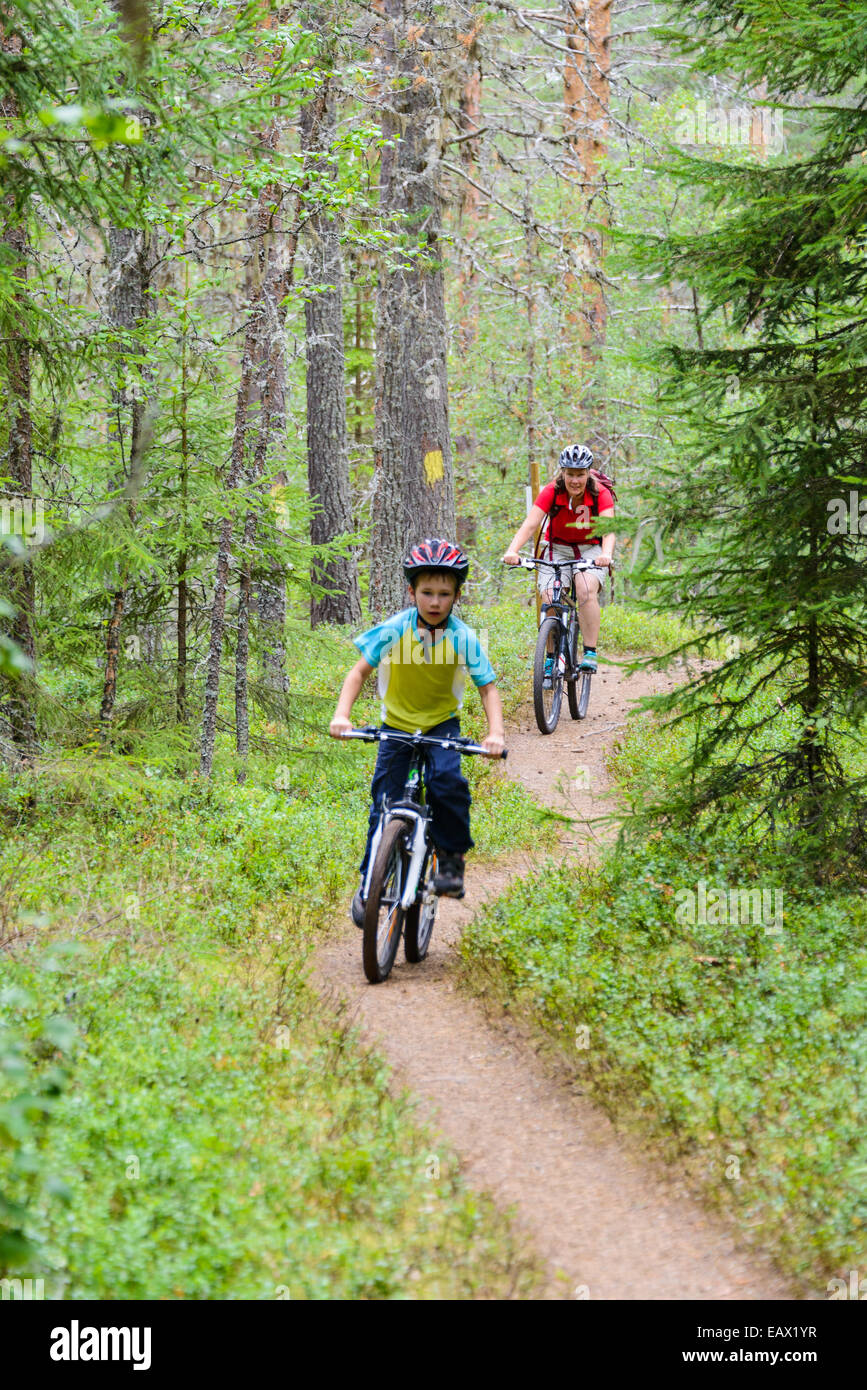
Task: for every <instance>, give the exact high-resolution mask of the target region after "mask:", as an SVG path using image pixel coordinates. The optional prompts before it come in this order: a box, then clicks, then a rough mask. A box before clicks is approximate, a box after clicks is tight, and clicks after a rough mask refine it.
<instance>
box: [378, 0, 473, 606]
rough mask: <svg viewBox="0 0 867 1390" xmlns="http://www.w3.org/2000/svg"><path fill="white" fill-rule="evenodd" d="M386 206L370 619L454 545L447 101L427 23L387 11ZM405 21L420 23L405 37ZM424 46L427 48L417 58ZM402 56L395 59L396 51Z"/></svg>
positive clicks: (406, 9)
mask: <svg viewBox="0 0 867 1390" xmlns="http://www.w3.org/2000/svg"><path fill="white" fill-rule="evenodd" d="M385 14H386V25H385V40H384V52H383V59H384V62H383V66H384V75H385V80H384V83H383V98H382V100H383V111H382V129H383V135H384V137H385V139H386V140H387V141H388V143H387V144H386V145H385V146H384V147H383V150H382V160H381V166H380V206H381V209H382V211H383V213H385V214H386V215H388V214H398V215H399V216H400V217H401V218H402V219H403V227H404V238H405V241H404V245H405V248H406V249H405V250H404V249H403V248H402V247H400V246H398V247H396V248H394V249H393V251H392V252H391V253H390V255H391V258H392V259H391V262H390V264H387V265H385V266H384V267H383V269H382V271H381V274H380V281H379V288H378V292H377V334H376V356H377V365H376V376H377V387H376V405H375V431H374V436H375V437H374V469H375V476H374V494H373V546H372V556H371V572H370V608H371V611H372V613H374V614H376V615H381V614H382V613H384V612H386V611H388V610H392V609H394V608H398V607H400V606H401V605H402V603H403V599H404V593H405V581H404V578H403V572H402V560H403V557H404V556H405V555H406V553H407V550H408V549H409V548H410V546H411V545H412V544H413V542H415V541H417V540H420V539H421V538H423V537H424V536H446V537H453V535H454V531H455V507H454V492H453V482H452V458H451V440H450V435H449V418H448V384H447V372H446V348H447V337H446V318H445V300H444V292H443V272H442V262H441V254H442V253H441V245H440V219H441V197H440V169H441V155H442V150H441V123H442V93H441V89H440V85H439V83H438V81H437V74H436V61H435V60H436V54H435V51H434V47H433V45H434V43H435V41H436V31H435V29H434V26H433V24H432V23H428V18H429V15H428V12H427V11H425V12H424V13H422V12H421V11H419V12H418V14H416V12H415V11H413V10H412V9H411V7H410V6H408V5H406V4H405V3H404V0H385ZM410 19H418V20H419V22H418V23H415V24H413V26H412V27H409V25H408V21H409V20H410ZM422 39H424V42H425V45H426V48H425V49H422V47H421V42H422ZM398 45H399V47H398Z"/></svg>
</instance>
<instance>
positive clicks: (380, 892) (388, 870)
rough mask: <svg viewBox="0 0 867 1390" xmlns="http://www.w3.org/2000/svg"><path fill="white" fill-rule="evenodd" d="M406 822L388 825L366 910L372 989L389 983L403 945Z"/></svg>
mask: <svg viewBox="0 0 867 1390" xmlns="http://www.w3.org/2000/svg"><path fill="white" fill-rule="evenodd" d="M407 834H408V826H407V824H406V822H405V821H402V820H400V819H398V817H396V816H395V817H393V818H392V819H391V820H389V821H387V822H386V825H385V828H384V829H383V832H382V839H381V840H380V842H379V849H378V850H377V852H376V859H375V860H374V861H373V869H372V871H371V875H370V889H369V890H368V894H367V903H366V904H365V908H364V942H363V945H362V960H363V963H364V973H365V975H366V976H367V978H368V980H369V981H370V983H371V984H372V985H378V984H381V983H382V981H383V980H387V979H388V976H389V974H390V973H391V967H392V966H393V965H394V958H395V956H396V955H397V948H398V946H399V945H400V931H401V927H402V926H403V916H404V913H403V908H402V907H401V905H400V899H401V895H402V893H403V884H404V877H405V874H406V837H407Z"/></svg>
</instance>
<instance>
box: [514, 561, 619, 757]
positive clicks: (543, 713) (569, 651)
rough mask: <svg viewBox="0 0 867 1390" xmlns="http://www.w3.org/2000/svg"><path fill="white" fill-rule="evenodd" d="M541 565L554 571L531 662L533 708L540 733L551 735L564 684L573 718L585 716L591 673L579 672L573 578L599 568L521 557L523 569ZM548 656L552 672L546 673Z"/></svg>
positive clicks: (577, 631) (577, 630)
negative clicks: (564, 684)
mask: <svg viewBox="0 0 867 1390" xmlns="http://www.w3.org/2000/svg"><path fill="white" fill-rule="evenodd" d="M542 565H544V566H547V567H548V568H549V569H551V570H553V572H554V577H553V580H552V581H551V602H550V603H549V604H548V605H547V607H546V609H545V614H544V617H543V618H542V621H541V623H540V624H539V636H538V637H537V639H536V653H535V656H534V659H533V709H534V711H535V715H536V723H537V724H538V726H539V729H540V731H541V732H542V733H543V734H553V732H554V730H555V729H556V727H557V725H558V723H559V721H560V707H561V705H562V702H563V683H564V681H565V683H566V697H567V700H568V703H569V713H570V714H571V716H572V718H573V719H584V717H585V716H586V714H587V706H588V704H589V703H590V681H591V678H592V672H591V671H582V670H580V669H579V668H580V665H581V662H580V659H579V656H578V638H579V637H580V635H581V629H580V627H579V625H578V606H577V604H576V601H575V575H576V574H581V573H583V572H584V571H585V570H594V571H595V572H596V573H598V572H599V566H598V565H595V564H594V563H593V562H592V560H545V559H542V558H533V559H531V558H530V556H528V555H522V556H521V560H520V568H522V569H525V570H534V569H538V568H539V567H540V566H542ZM515 568H518V566H515ZM564 570H566V571H569V579H568V582H564V580H563V578H562V577H561V571H564ZM549 657H550V658H551V664H552V669H551V670H550V671H546V669H545V668H546V664H547V661H548V658H549Z"/></svg>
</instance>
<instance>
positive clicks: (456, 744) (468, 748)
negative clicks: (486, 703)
mask: <svg viewBox="0 0 867 1390" xmlns="http://www.w3.org/2000/svg"><path fill="white" fill-rule="evenodd" d="M340 737H341V738H360V739H363V740H364V742H365V743H382V742H384V741H385V740H387V739H395V740H396V741H397V742H398V743H411V744H414V745H416V746H418V747H422V748H424V747H428V748H456V749H457V751H458V752H459V753H461V754H464V753H467V754H469V753H481V754H482V756H483V757H485V758H490V757H497V758H505V757H506V754H507V752H508V749H506V748H504V749H503V751H502V753H495V754H491V753H489V752H488V750H487V748H483V747H482V745H481V744H480V743H475V742H474V741H473V739H471V738H464V737H463V736H462V735H456V736H455V737H452V738H431V737H430V736H429V735H428V734H421V733H415V734H408V733H405V732H404V731H403V730H402V729H378V728H377V727H376V726H375V725H374V724H370V725H368V726H367V728H365V729H347V730H346V732H345V733H343V734H341V735H340Z"/></svg>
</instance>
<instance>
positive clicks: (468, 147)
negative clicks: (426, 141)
mask: <svg viewBox="0 0 867 1390" xmlns="http://www.w3.org/2000/svg"><path fill="white" fill-rule="evenodd" d="M476 34H477V30H476V29H475V27H474V28H473V30H472V31H471V32H470V33H469V34H467V35H466V36H465V44H466V49H467V64H466V73H465V77H464V85H463V88H462V90H461V104H460V119H459V121H458V126H459V129H460V132H461V136H462V137H463V138H462V140H461V144H460V152H461V166H462V168H463V170H464V172H465V174H466V175H467V177H466V178H465V179H463V180H462V181H461V200H460V207H459V209H458V223H459V226H460V229H461V240H462V242H463V244H464V245H465V246H467V247H469V248H470V249H471V250H472V251H473V252H474V251H475V240H476V236H477V234H478V224H479V214H480V211H481V206H482V194H481V191H480V189H478V188H477V187H476V184H477V182H478V170H477V167H476V166H477V164H478V157H479V140H478V136H477V135H475V134H474V132H475V131H477V130H479V129H480V127H481V124H482V65H481V59H480V57H479V49H478V44H477V42H476ZM477 281H478V273H477V271H476V259H475V254H465V255H464V256H463V258H462V260H461V266H460V270H459V272H458V314H459V323H458V344H459V347H460V350H461V352H466V351H467V350H468V349H469V348H471V347H472V345H473V343H474V342H475V341H476V333H477V332H478V326H479V298H478V283H477Z"/></svg>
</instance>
